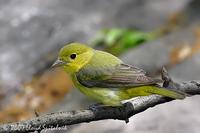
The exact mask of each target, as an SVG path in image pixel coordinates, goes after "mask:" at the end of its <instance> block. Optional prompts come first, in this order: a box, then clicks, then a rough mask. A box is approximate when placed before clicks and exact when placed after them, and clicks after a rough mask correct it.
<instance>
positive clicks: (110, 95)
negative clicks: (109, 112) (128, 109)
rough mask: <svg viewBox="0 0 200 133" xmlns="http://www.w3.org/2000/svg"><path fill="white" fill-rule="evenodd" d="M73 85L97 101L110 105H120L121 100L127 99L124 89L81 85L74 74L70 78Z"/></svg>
mask: <svg viewBox="0 0 200 133" xmlns="http://www.w3.org/2000/svg"><path fill="white" fill-rule="evenodd" d="M72 80H73V82H74V85H75V87H76V88H77V89H79V90H80V91H81V92H82V93H83V94H85V95H86V96H88V97H90V98H92V99H94V100H96V101H97V102H100V103H103V104H105V105H110V106H121V105H122V104H121V101H122V100H124V99H127V97H128V96H127V95H126V93H125V91H122V90H121V89H111V88H109V89H108V88H96V87H93V88H88V87H85V86H83V85H82V84H80V83H79V82H78V80H76V77H75V76H74V77H73V78H72Z"/></svg>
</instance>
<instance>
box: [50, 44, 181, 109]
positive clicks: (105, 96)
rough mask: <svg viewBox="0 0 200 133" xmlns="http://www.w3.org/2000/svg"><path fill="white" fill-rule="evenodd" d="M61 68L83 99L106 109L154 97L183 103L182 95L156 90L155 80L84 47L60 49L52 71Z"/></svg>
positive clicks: (133, 68) (72, 45)
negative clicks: (94, 101) (101, 105)
mask: <svg viewBox="0 0 200 133" xmlns="http://www.w3.org/2000/svg"><path fill="white" fill-rule="evenodd" d="M58 66H60V67H63V68H64V70H65V71H66V72H67V73H69V74H70V76H71V78H72V80H73V83H74V85H75V87H76V88H78V89H79V90H80V91H81V92H82V93H83V94H85V95H86V96H88V97H90V98H92V99H94V100H96V101H98V102H100V103H102V104H104V105H108V106H122V101H123V100H127V99H131V98H133V97H137V96H148V95H152V94H158V95H162V96H166V97H170V98H173V99H183V98H184V97H185V95H184V94H182V93H179V92H175V91H172V90H168V89H165V88H162V87H159V86H158V84H157V83H158V80H155V79H153V78H151V77H148V76H147V75H146V74H145V71H144V70H142V69H140V68H137V67H135V66H132V65H128V64H125V63H124V62H123V61H121V60H120V59H119V58H117V57H115V56H114V55H112V54H110V53H107V52H104V51H99V50H95V49H93V48H91V47H89V46H87V45H83V44H80V43H71V44H68V45H66V46H64V47H63V48H62V49H61V50H60V52H59V56H58V59H57V60H56V62H55V63H54V64H53V67H58Z"/></svg>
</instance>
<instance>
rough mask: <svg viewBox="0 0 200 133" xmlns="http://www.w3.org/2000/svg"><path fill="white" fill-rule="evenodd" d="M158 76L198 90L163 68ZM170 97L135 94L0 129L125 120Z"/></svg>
mask: <svg viewBox="0 0 200 133" xmlns="http://www.w3.org/2000/svg"><path fill="white" fill-rule="evenodd" d="M162 79H163V80H164V84H163V87H166V88H169V89H175V90H179V91H182V92H185V93H188V94H190V95H198V94H200V82H195V81H191V82H185V83H175V82H173V80H172V79H171V78H170V77H169V75H168V73H167V71H166V70H165V69H164V68H163V70H162ZM171 100H173V99H170V98H166V97H163V96H159V95H151V96H148V97H138V98H137V99H134V100H133V101H132V102H131V103H126V104H125V106H123V107H101V108H98V109H96V110H89V109H87V110H78V111H70V112H58V113H52V114H47V115H43V116H38V117H36V118H33V119H30V120H26V121H21V122H16V123H7V124H3V125H0V133H15V132H20V133H21V132H31V131H41V130H42V129H47V128H58V127H63V126H67V125H72V124H78V123H83V122H91V121H97V120H104V119H118V120H125V121H127V120H128V118H130V117H131V116H133V115H135V114H137V113H140V112H143V111H145V110H146V109H148V108H150V107H154V106H155V105H158V104H161V103H165V102H169V101H171Z"/></svg>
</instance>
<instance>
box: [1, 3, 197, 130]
mask: <svg viewBox="0 0 200 133" xmlns="http://www.w3.org/2000/svg"><path fill="white" fill-rule="evenodd" d="M196 1H197V0H196ZM188 2H189V0H182V1H181V2H180V1H179V0H168V1H166V0H109V1H108V0H73V1H72V0H28V1H27V0H1V1H0V83H1V85H0V86H4V88H6V91H7V90H8V89H10V90H11V91H13V90H16V89H17V88H19V87H20V82H21V81H24V80H27V79H30V78H31V76H32V75H33V74H34V73H37V72H38V71H39V70H41V69H43V68H45V66H46V65H47V63H48V62H51V61H52V60H53V58H55V55H56V51H58V49H59V48H60V47H61V46H62V45H63V44H64V43H65V42H71V41H80V42H84V43H85V42H88V41H89V40H91V38H93V37H94V35H95V33H96V32H97V30H98V29H100V28H103V27H115V26H120V27H127V26H131V27H138V28H140V29H143V30H153V29H156V28H158V27H160V26H162V25H163V24H165V23H166V20H167V18H168V15H169V14H171V13H173V12H175V11H177V10H180V9H182V8H183V7H184V5H186V4H187V3H188ZM198 3H199V2H193V4H191V5H192V7H190V8H189V9H188V10H185V11H187V13H188V14H189V15H190V16H191V19H190V20H191V21H189V23H192V22H194V20H198V19H199V12H197V11H196V10H198V9H200V8H199V6H198ZM193 7H195V8H193ZM194 9H195V10H194ZM197 16H198V17H197ZM192 29H193V26H190V27H189V28H184V29H183V30H180V31H177V32H176V33H173V34H172V35H169V36H167V37H164V38H161V39H159V40H156V41H154V42H150V43H147V44H145V45H143V46H141V47H139V48H138V49H135V50H131V51H130V52H128V53H127V54H125V55H123V56H122V58H123V59H124V60H125V61H126V62H127V63H130V64H136V65H138V66H140V67H142V68H144V69H145V70H147V71H150V70H153V69H155V68H159V67H161V66H162V65H163V64H165V63H167V62H168V58H167V57H166V55H167V54H168V52H169V50H170V48H171V47H173V44H176V43H177V42H179V41H181V40H189V41H191V40H193V39H194V38H193V35H192V34H191V33H192ZM167 45H170V46H169V47H168V46H167ZM159 51H160V52H159ZM49 54H51V55H52V54H53V57H52V58H51V59H50V60H47V57H48V56H49ZM199 59H200V55H199V54H197V55H195V56H194V57H193V58H191V59H188V60H186V61H185V62H183V63H181V64H179V65H177V66H175V67H174V68H172V69H171V70H169V73H170V74H171V76H172V77H174V79H175V80H179V81H182V80H195V79H199V78H200V76H199V75H200V71H199V68H200V60H199ZM157 60H159V62H158V61H157ZM70 95H71V97H70V96H68V97H66V99H64V101H63V102H62V103H61V104H60V105H58V106H56V107H54V109H53V110H52V111H55V110H71V109H75V108H78V107H80V105H79V102H80V101H83V103H86V102H87V101H85V100H84V98H83V96H82V95H81V94H78V92H77V91H75V92H74V93H72V94H70ZM77 97H78V98H79V99H78V98H77ZM69 99H70V100H71V101H72V103H73V105H72V106H71V105H68V104H69V102H67V103H66V102H65V101H69ZM199 100H200V98H199V96H195V97H192V98H187V99H186V100H185V101H173V102H171V103H167V104H163V105H159V106H157V107H155V108H152V109H148V110H147V111H145V112H143V113H140V114H138V115H136V116H134V117H132V118H131V119H130V123H128V124H125V123H124V122H120V121H114V120H105V121H98V122H91V123H84V124H79V125H75V126H72V127H70V128H69V130H67V132H71V133H76V132H87V133H90V132H94V131H95V132H97V133H102V132H103V133H108V132H109V133H112V132H113V133H133V132H137V133H160V132H162V133H169V132H174V133H175V132H176V133H188V132H191V133H198V132H199V130H200V127H199V125H200V117H199V116H200V114H199V112H200V104H199V102H198V101H199ZM77 103H78V104H77ZM51 132H53V131H51ZM57 132H61V131H57ZM63 132H65V131H63Z"/></svg>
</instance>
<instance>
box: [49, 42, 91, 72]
mask: <svg viewBox="0 0 200 133" xmlns="http://www.w3.org/2000/svg"><path fill="white" fill-rule="evenodd" d="M93 54H94V49H92V48H90V47H88V46H86V45H83V44H80V43H71V44H68V45H66V46H64V47H63V48H62V49H61V50H60V52H59V55H58V58H57V60H56V61H55V62H54V64H53V65H52V67H63V68H64V70H65V71H67V72H68V73H70V74H71V73H75V72H77V71H79V70H80V69H81V68H82V67H83V66H84V65H85V64H87V63H88V62H89V60H90V59H91V57H92V56H93Z"/></svg>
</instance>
